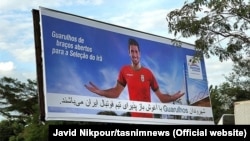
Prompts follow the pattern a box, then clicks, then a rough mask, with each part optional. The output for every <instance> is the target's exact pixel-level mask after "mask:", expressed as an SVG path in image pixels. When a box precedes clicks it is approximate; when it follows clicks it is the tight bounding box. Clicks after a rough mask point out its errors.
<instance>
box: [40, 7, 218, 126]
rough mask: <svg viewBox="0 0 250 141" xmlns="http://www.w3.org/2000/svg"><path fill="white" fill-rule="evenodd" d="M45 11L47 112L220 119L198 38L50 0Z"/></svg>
mask: <svg viewBox="0 0 250 141" xmlns="http://www.w3.org/2000/svg"><path fill="white" fill-rule="evenodd" d="M39 18H40V24H39V25H40V33H41V38H40V39H41V54H38V55H39V56H41V58H42V59H41V60H42V63H41V65H38V68H40V69H41V70H42V71H41V72H42V74H38V75H40V76H42V81H40V82H42V84H41V83H40V85H39V86H40V88H41V87H42V89H43V90H42V94H40V97H41V98H43V99H42V100H41V103H42V104H41V107H42V108H44V116H45V120H69V121H93V122H115V123H136V124H214V121H213V114H212V107H211V104H210V98H209V91H208V84H207V76H206V69H205V62H204V60H203V59H201V60H200V61H197V62H193V61H192V58H193V57H194V54H195V50H194V46H193V45H191V44H187V43H182V47H177V46H174V45H173V44H172V43H171V40H170V39H168V38H165V37H161V36H156V35H153V34H149V33H145V32H141V31H137V30H133V29H129V28H124V27H121V26H117V25H112V24H109V23H105V22H101V21H97V20H93V19H89V18H85V17H81V16H77V15H72V14H68V13H64V12H60V11H55V10H51V9H48V8H44V7H40V9H39ZM38 63H39V62H38Z"/></svg>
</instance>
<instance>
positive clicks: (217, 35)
mask: <svg viewBox="0 0 250 141" xmlns="http://www.w3.org/2000/svg"><path fill="white" fill-rule="evenodd" d="M249 12H250V5H249V3H248V4H247V3H246V0H194V1H193V2H191V3H188V2H185V3H184V6H183V7H182V8H181V9H177V10H173V11H171V12H169V13H168V14H167V21H168V27H169V33H174V35H175V37H178V38H179V36H180V37H184V38H189V37H192V36H196V37H197V39H196V40H195V49H196V50H197V53H198V54H197V56H198V57H200V56H201V55H204V56H205V57H207V58H209V57H210V56H211V55H215V56H218V57H219V60H220V61H224V60H227V59H231V60H232V61H234V62H240V63H241V62H242V63H244V62H249V56H250V49H249V46H250V38H249V37H248V34H247V32H249V24H250V14H249ZM178 38H177V39H174V40H175V41H178V40H179V39H178ZM247 57H248V58H247ZM247 60H248V61H247ZM248 73H249V71H248Z"/></svg>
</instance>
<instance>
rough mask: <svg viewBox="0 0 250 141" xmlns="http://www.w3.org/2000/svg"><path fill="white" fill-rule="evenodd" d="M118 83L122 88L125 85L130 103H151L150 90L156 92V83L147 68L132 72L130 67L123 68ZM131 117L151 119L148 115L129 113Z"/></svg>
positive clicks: (150, 115)
mask: <svg viewBox="0 0 250 141" xmlns="http://www.w3.org/2000/svg"><path fill="white" fill-rule="evenodd" d="M118 82H119V83H120V84H121V85H123V86H124V87H125V86H126V85H127V87H128V92H129V99H130V100H132V101H143V102H151V96H150V88H151V89H152V90H153V91H156V90H157V89H158V88H159V87H158V83H157V81H156V79H155V77H154V75H153V73H152V72H151V71H150V70H149V69H147V68H144V67H142V68H140V69H139V70H134V69H133V68H132V67H131V66H130V65H127V66H124V67H123V68H122V69H121V71H120V73H119V77H118ZM131 116H133V117H152V114H148V113H134V112H132V113H131Z"/></svg>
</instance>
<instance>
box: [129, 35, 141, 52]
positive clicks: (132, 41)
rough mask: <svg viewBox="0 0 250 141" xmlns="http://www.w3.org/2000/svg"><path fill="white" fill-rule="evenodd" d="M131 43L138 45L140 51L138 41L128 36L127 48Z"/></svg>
mask: <svg viewBox="0 0 250 141" xmlns="http://www.w3.org/2000/svg"><path fill="white" fill-rule="evenodd" d="M131 45H135V46H137V47H138V50H139V51H140V46H139V43H138V42H137V41H136V40H135V39H132V38H130V39H129V40H128V50H130V46H131Z"/></svg>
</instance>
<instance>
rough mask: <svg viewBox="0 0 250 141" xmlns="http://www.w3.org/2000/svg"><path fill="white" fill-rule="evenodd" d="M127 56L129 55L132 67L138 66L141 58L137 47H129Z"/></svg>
mask: <svg viewBox="0 0 250 141" xmlns="http://www.w3.org/2000/svg"><path fill="white" fill-rule="evenodd" d="M129 55H130V57H131V60H132V63H133V64H134V65H137V64H139V62H140V57H141V56H140V51H139V49H138V46H136V45H130V48H129Z"/></svg>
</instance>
